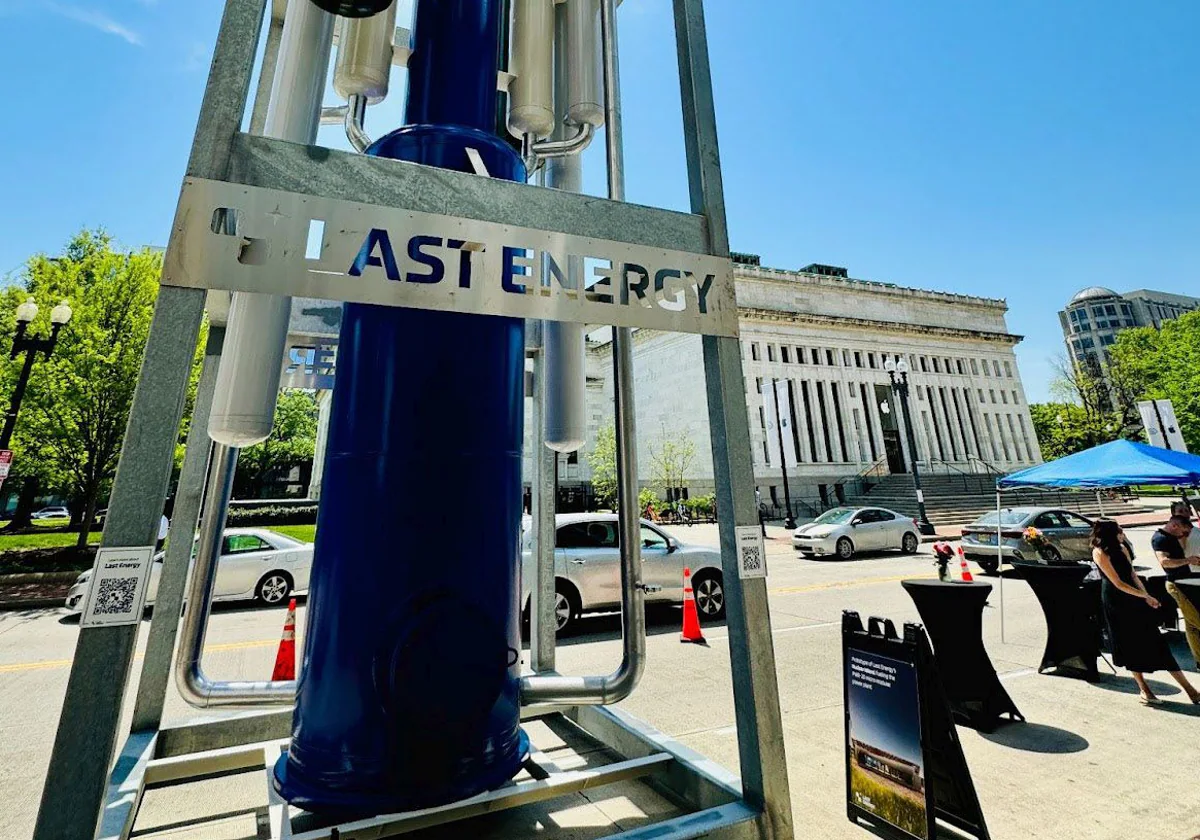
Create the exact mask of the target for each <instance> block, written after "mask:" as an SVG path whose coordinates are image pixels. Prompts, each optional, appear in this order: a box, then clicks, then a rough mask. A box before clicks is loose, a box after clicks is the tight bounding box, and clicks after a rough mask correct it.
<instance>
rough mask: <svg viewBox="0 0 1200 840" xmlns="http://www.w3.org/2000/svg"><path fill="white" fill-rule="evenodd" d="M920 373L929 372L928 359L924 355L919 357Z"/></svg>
mask: <svg viewBox="0 0 1200 840" xmlns="http://www.w3.org/2000/svg"><path fill="white" fill-rule="evenodd" d="M921 373H929V359H928V358H926V357H925V356H922V357H921Z"/></svg>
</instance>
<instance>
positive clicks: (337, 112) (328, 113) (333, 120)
mask: <svg viewBox="0 0 1200 840" xmlns="http://www.w3.org/2000/svg"><path fill="white" fill-rule="evenodd" d="M349 110H350V108H349V107H348V106H346V105H326V106H325V107H324V108H322V109H321V125H342V124H344V123H345V122H346V114H347V113H348V112H349Z"/></svg>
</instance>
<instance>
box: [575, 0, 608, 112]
mask: <svg viewBox="0 0 1200 840" xmlns="http://www.w3.org/2000/svg"><path fill="white" fill-rule="evenodd" d="M566 2H567V44H566V49H567V62H568V67H569V69H568V72H567V79H568V82H567V84H568V90H569V93H568V98H567V119H569V120H570V121H571V122H573V123H576V124H579V125H582V124H583V123H590V124H591V125H594V126H596V127H597V128H598V127H600V126H602V125H604V68H603V65H602V64H601V49H600V2H599V0H566Z"/></svg>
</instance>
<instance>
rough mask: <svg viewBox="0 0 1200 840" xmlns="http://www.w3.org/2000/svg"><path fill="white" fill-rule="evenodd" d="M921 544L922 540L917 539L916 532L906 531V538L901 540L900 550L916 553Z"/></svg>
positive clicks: (906, 552)
mask: <svg viewBox="0 0 1200 840" xmlns="http://www.w3.org/2000/svg"><path fill="white" fill-rule="evenodd" d="M920 544H921V542H920V540H918V539H917V535H916V534H914V533H913V532H912V531H906V532H905V534H904V538H903V539H902V540H900V550H901V551H903V552H904V553H905V554H916V553H917V546H918V545H920Z"/></svg>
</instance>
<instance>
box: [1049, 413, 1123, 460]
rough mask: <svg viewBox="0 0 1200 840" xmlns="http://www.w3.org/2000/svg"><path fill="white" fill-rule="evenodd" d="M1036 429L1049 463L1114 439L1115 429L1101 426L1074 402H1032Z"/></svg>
mask: <svg viewBox="0 0 1200 840" xmlns="http://www.w3.org/2000/svg"><path fill="white" fill-rule="evenodd" d="M1029 414H1030V416H1031V417H1032V418H1033V429H1034V432H1035V433H1036V434H1037V439H1038V443H1039V444H1040V445H1041V447H1042V457H1043V458H1045V459H1046V460H1047V461H1053V460H1054V459H1055V458H1061V457H1063V456H1064V455H1072V454H1074V453H1076V452H1082V451H1083V450H1084V449H1090V448H1091V447H1093V446H1097V445H1099V444H1101V443H1105V442H1107V441H1108V440H1111V439H1112V438H1111V431H1110V430H1111V429H1113V428H1115V427H1113V426H1111V425H1110V426H1109V428H1108V429H1106V428H1105V426H1104V425H1102V424H1098V423H1097V422H1096V421H1095V419H1094V418H1093V417H1092V416H1091V415H1089V414H1088V412H1087V411H1086V410H1085V409H1084V408H1083V406H1081V405H1079V404H1077V403H1071V402H1048V403H1031V404H1030V406H1029Z"/></svg>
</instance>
